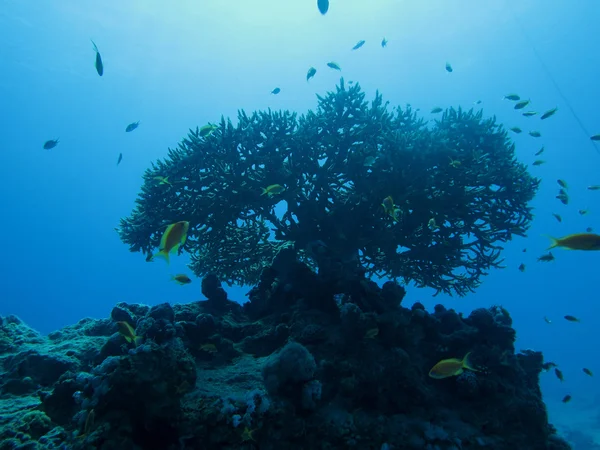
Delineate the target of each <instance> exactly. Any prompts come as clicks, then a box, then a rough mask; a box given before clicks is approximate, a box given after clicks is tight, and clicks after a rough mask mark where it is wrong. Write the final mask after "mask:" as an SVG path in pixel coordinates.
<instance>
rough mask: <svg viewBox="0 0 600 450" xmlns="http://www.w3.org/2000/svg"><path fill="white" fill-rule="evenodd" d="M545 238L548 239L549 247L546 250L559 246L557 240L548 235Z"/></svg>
mask: <svg viewBox="0 0 600 450" xmlns="http://www.w3.org/2000/svg"><path fill="white" fill-rule="evenodd" d="M546 237H547V238H548V239H550V247H548V248H547V249H546V250H552V249H553V248H555V247H558V246H560V243H559V242H558V239H556V238H555V237H552V236H550V235H548V234H547V235H546Z"/></svg>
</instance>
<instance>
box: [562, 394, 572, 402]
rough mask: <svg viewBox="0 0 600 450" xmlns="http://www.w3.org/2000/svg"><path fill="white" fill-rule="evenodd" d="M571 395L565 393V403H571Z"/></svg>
mask: <svg viewBox="0 0 600 450" xmlns="http://www.w3.org/2000/svg"><path fill="white" fill-rule="evenodd" d="M571 398H572V397H571V396H570V395H569V394H567V395H565V396H564V397H563V399H562V402H563V403H569V402H570V401H571Z"/></svg>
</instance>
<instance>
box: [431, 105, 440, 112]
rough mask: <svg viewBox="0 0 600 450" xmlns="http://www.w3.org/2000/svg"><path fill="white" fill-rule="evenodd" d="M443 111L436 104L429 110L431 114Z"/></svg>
mask: <svg viewBox="0 0 600 450" xmlns="http://www.w3.org/2000/svg"><path fill="white" fill-rule="evenodd" d="M442 111H443V109H442V108H440V107H439V106H436V107H435V108H433V109H432V110H431V114H437V113H441V112H442Z"/></svg>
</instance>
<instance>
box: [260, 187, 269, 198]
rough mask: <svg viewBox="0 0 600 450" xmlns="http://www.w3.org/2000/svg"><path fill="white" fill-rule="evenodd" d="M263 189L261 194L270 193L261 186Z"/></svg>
mask: <svg viewBox="0 0 600 450" xmlns="http://www.w3.org/2000/svg"><path fill="white" fill-rule="evenodd" d="M261 189H262V194H260V195H261V196H262V195H266V194H268V193H269V191H267V190H266V189H265V188H261Z"/></svg>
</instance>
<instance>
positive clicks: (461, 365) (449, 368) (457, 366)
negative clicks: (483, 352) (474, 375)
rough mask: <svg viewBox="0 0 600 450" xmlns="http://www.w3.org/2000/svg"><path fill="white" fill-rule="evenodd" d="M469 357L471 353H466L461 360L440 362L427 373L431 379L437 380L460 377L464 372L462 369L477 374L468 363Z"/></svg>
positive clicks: (453, 359)
mask: <svg viewBox="0 0 600 450" xmlns="http://www.w3.org/2000/svg"><path fill="white" fill-rule="evenodd" d="M470 355H471V352H469V353H467V354H466V355H465V357H464V358H463V359H458V358H450V359H443V360H441V361H440V362H439V363H437V364H436V365H435V366H433V367H432V368H431V370H430V371H429V376H430V377H431V378H435V379H437V380H439V379H442V378H448V377H454V376H456V375H460V374H461V373H463V372H464V369H468V370H472V371H475V372H478V370H477V369H475V368H474V367H473V366H472V365H471V363H470V361H469V356H470Z"/></svg>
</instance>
